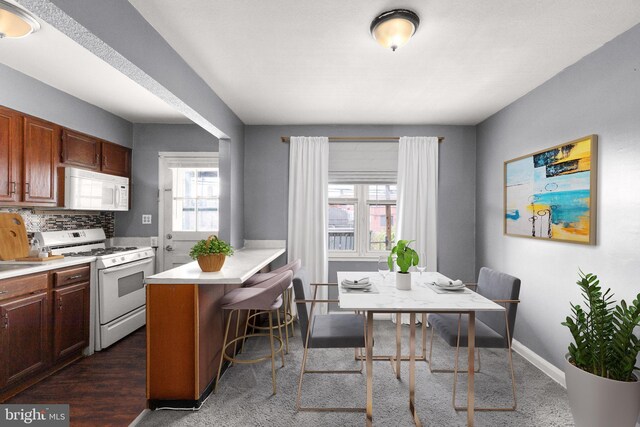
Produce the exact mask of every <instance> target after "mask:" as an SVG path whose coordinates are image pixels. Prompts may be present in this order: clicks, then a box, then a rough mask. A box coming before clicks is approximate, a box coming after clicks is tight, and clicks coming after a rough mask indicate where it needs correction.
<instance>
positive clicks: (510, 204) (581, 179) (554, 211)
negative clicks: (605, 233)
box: [504, 135, 597, 244]
mask: <svg viewBox="0 0 640 427" xmlns="http://www.w3.org/2000/svg"><path fill="white" fill-rule="evenodd" d="M596 143H597V137H596V136H595V135H591V136H588V137H584V138H581V139H578V140H575V141H572V142H569V143H567V144H563V145H559V146H557V147H553V148H550V149H548V150H544V151H540V152H537V153H534V154H529V155H526V156H523V157H520V158H517V159H514V160H510V161H507V162H505V164H504V178H505V198H504V210H505V212H504V232H505V234H508V235H512V236H525V237H532V238H537V239H547V240H561V241H567V242H574V243H586V244H595V224H596V223H595V212H596V211H595V208H596V204H595V200H596V188H595V184H596V179H595V178H596V158H597V157H596V154H597V147H596Z"/></svg>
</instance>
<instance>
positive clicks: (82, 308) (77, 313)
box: [53, 282, 89, 362]
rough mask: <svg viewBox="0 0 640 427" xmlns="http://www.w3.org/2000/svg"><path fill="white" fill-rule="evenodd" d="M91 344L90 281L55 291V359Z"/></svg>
mask: <svg viewBox="0 0 640 427" xmlns="http://www.w3.org/2000/svg"><path fill="white" fill-rule="evenodd" d="M87 345H89V282H86V283H80V284H78V285H71V286H65V287H63V288H58V289H55V290H54V291H53V360H54V362H55V361H58V360H60V359H62V358H64V357H66V356H68V355H69V354H72V353H74V352H77V351H78V350H82V349H83V348H85V347H86V346H87Z"/></svg>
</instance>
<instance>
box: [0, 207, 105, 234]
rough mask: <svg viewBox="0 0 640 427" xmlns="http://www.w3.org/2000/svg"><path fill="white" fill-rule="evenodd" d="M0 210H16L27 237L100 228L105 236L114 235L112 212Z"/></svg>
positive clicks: (5, 210) (11, 209) (3, 210)
mask: <svg viewBox="0 0 640 427" xmlns="http://www.w3.org/2000/svg"><path fill="white" fill-rule="evenodd" d="M0 212H16V213H19V214H20V216H22V218H23V219H24V225H25V227H26V228H27V234H28V236H29V239H31V237H32V236H33V233H35V232H38V231H59V230H73V229H78V228H102V229H103V230H104V233H105V234H106V235H107V238H111V237H113V235H114V230H115V215H114V213H113V212H81V211H53V210H52V211H47V210H41V209H32V208H0Z"/></svg>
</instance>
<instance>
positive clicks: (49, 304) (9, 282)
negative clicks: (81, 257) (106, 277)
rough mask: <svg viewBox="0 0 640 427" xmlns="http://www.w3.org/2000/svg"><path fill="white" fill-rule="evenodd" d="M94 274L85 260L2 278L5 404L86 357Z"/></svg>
mask: <svg viewBox="0 0 640 427" xmlns="http://www.w3.org/2000/svg"><path fill="white" fill-rule="evenodd" d="M89 272H90V267H89V265H88V264H84V265H80V266H73V267H69V268H62V269H58V270H52V271H49V272H42V273H36V274H30V275H24V276H18V277H14V278H9V279H3V280H0V403H1V402H3V401H4V400H6V399H8V398H9V397H11V396H13V395H14V394H16V393H18V392H20V391H21V390H23V389H25V388H26V387H28V386H30V385H31V384H34V383H36V382H38V381H40V380H41V379H43V378H45V377H47V376H48V375H50V374H51V373H52V372H54V371H56V370H57V369H60V368H61V367H63V366H65V365H66V364H69V363H71V362H73V361H74V360H77V359H78V358H80V357H82V354H83V351H84V349H85V348H86V347H87V346H88V345H89V322H90V309H89V304H90V300H91V299H90V295H89V294H90V285H89V281H88V280H89V275H88V273H89ZM76 278H77V279H76ZM65 279H67V280H65ZM69 279H74V280H69ZM68 282H70V283H69V284H65V285H62V284H63V283H68ZM54 285H56V286H54Z"/></svg>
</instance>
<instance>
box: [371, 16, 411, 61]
mask: <svg viewBox="0 0 640 427" xmlns="http://www.w3.org/2000/svg"><path fill="white" fill-rule="evenodd" d="M419 24H420V18H418V15H416V13H415V12H413V11H411V10H407V9H394V10H389V11H387V12H384V13H381V14H380V15H378V16H377V17H376V19H374V20H373V22H371V35H372V36H373V38H374V39H376V41H377V42H378V43H379V44H380V45H381V46H383V47H386V48H391V50H392V51H394V52H395V51H396V49H397V48H399V47H402V46H404V45H405V44H407V43H408V42H409V39H410V38H411V37H412V36H413V35H414V34H415V32H416V30H417V29H418V25H419Z"/></svg>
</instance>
